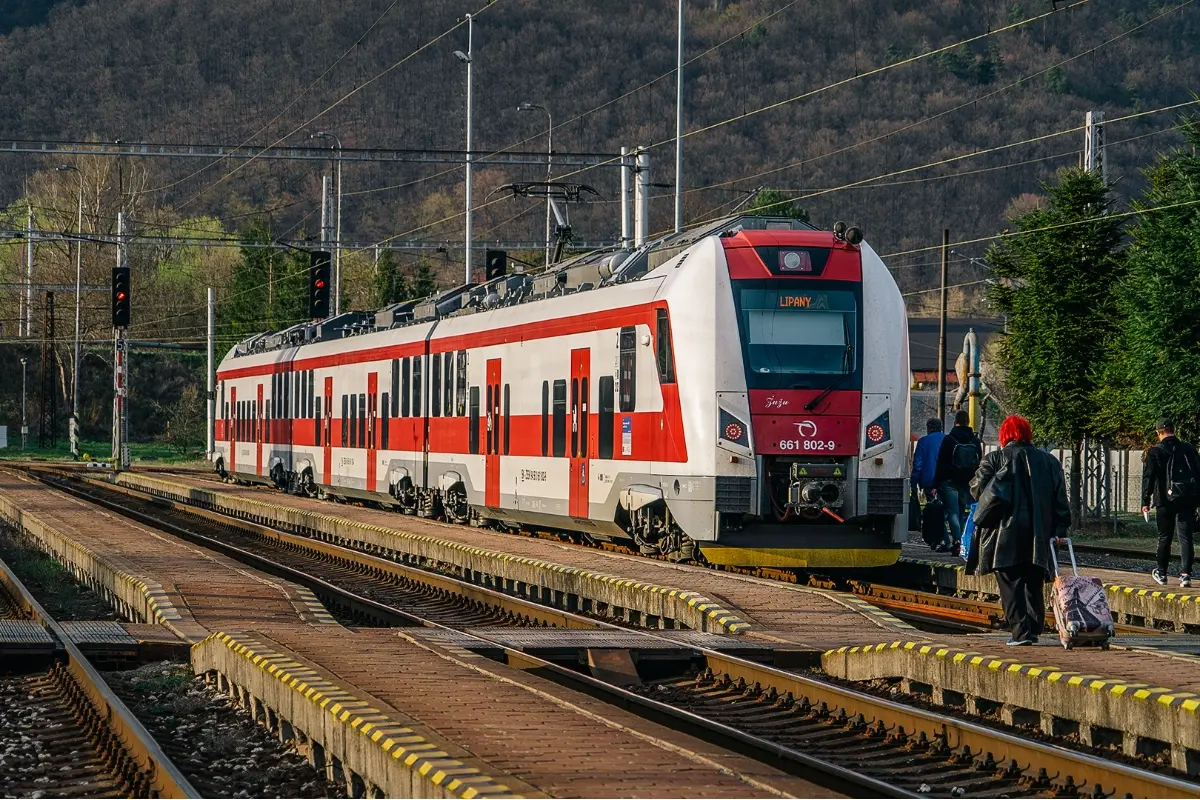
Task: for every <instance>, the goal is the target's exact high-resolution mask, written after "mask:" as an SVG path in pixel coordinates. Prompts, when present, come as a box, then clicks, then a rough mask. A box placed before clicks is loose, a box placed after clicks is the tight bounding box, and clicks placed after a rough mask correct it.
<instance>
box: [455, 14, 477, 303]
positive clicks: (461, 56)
mask: <svg viewBox="0 0 1200 800" xmlns="http://www.w3.org/2000/svg"><path fill="white" fill-rule="evenodd" d="M466 19H467V52H465V53H464V52H463V51H462V50H455V51H454V57H455V58H457V59H458V60H459V61H461V62H463V63H464V64H466V65H467V176H466V187H465V194H466V206H467V207H466V233H465V242H464V247H463V261H465V262H466V277H465V279H464V280H463V283H470V282H471V233H472V228H471V188H472V186H473V183H472V175H471V148H472V147H473V146H474V145H473V141H474V140H473V139H472V137H471V67H472V66H473V59H474V55H475V53H474V50H473V49H472V48H473V47H474V45H475V17H474V16H472V15H471V14H467V15H466Z"/></svg>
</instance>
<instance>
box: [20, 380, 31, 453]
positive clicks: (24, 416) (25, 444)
mask: <svg viewBox="0 0 1200 800" xmlns="http://www.w3.org/2000/svg"><path fill="white" fill-rule="evenodd" d="M28 363H29V359H27V358H22V359H21V449H22V450H28V449H29V414H28V405H29V404H28V402H27V398H28V396H29V395H28V392H27V390H26V387H27V381H26V376H27V374H28V369H27V368H26V367H27V364H28Z"/></svg>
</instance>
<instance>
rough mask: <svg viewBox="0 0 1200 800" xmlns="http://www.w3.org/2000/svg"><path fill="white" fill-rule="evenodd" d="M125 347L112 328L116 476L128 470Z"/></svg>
mask: <svg viewBox="0 0 1200 800" xmlns="http://www.w3.org/2000/svg"><path fill="white" fill-rule="evenodd" d="M127 245H128V242H127V240H126V235H125V212H124V211H118V212H117V266H118V267H126V266H128V263H129V261H128V252H127ZM128 358H129V345H128V340H127V339H126V335H125V329H124V328H122V327H114V328H113V390H114V391H113V424H112V461H113V469H115V470H117V471H118V472H119V471H121V470H127V469H129V403H128V370H129V364H128Z"/></svg>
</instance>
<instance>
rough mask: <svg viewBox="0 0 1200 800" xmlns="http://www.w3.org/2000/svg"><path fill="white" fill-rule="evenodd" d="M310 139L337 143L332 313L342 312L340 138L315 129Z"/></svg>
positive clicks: (309, 136)
mask: <svg viewBox="0 0 1200 800" xmlns="http://www.w3.org/2000/svg"><path fill="white" fill-rule="evenodd" d="M308 138H310V139H332V140H333V141H334V143H335V144H336V145H337V201H336V202H335V206H336V209H337V210H336V211H334V215H335V216H336V218H337V221H336V222H335V223H334V232H333V239H334V242H333V315H334V316H335V317H336V316H337V315H338V314H340V313H342V140H341V139H339V138H338V137H337V136H335V135H334V134H332V133H330V132H329V131H317V132H316V133H310V134H309V135H308Z"/></svg>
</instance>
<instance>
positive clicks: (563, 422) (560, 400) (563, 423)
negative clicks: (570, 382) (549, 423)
mask: <svg viewBox="0 0 1200 800" xmlns="http://www.w3.org/2000/svg"><path fill="white" fill-rule="evenodd" d="M553 434H554V442H553V444H554V457H555V458H562V457H563V456H565V455H566V454H567V382H566V381H555V382H554V431H553Z"/></svg>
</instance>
